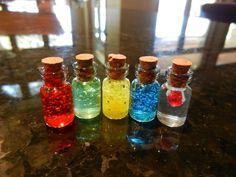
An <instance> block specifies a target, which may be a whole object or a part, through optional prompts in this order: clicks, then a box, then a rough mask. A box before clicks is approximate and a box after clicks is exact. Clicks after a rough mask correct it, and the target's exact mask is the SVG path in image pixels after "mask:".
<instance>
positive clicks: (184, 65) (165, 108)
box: [157, 58, 192, 127]
mask: <svg viewBox="0 0 236 177" xmlns="http://www.w3.org/2000/svg"><path fill="white" fill-rule="evenodd" d="M191 65H192V63H191V62H190V61H189V60H186V59H182V58H176V59H173V60H172V67H170V68H168V71H167V82H166V83H164V84H163V85H162V86H161V89H160V101H159V105H158V113H157V117H158V119H159V121H160V122H161V123H163V124H165V125H167V126H169V127H179V126H182V125H183V124H184V123H185V120H186V117H187V112H188V107H189V103H190V99H191V95H192V89H191V88H190V87H189V85H188V84H189V82H190V79H191V78H192V70H190V69H189V68H190V66H191Z"/></svg>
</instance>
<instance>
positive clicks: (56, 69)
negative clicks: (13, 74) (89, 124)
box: [39, 57, 74, 128]
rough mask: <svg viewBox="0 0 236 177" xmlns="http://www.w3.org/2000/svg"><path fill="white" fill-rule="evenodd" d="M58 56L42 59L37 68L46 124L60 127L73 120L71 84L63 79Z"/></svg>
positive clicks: (61, 66)
mask: <svg viewBox="0 0 236 177" xmlns="http://www.w3.org/2000/svg"><path fill="white" fill-rule="evenodd" d="M62 62H63V59H62V58H60V57H48V58H44V59H42V63H43V65H44V66H43V67H40V68H39V71H40V73H41V76H42V78H43V80H44V84H43V86H42V87H41V88H40V97H41V103H42V109H43V115H44V121H45V123H46V125H47V126H49V127H53V128H62V127H65V126H67V125H69V124H71V123H72V121H73V120H74V114H73V100H72V89H71V85H70V84H69V83H68V82H66V79H65V74H66V72H65V67H64V66H63V65H62Z"/></svg>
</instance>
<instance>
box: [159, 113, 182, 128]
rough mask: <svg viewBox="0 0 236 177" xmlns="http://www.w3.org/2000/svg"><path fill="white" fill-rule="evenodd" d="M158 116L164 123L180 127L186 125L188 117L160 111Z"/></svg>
mask: <svg viewBox="0 0 236 177" xmlns="http://www.w3.org/2000/svg"><path fill="white" fill-rule="evenodd" d="M157 118H158V120H159V121H160V122H161V123H162V124H164V125H166V126H168V127H180V126H182V125H184V123H185V120H186V117H179V116H173V115H169V114H164V113H161V112H159V111H158V112H157Z"/></svg>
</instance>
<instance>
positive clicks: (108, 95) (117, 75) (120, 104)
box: [102, 54, 130, 119]
mask: <svg viewBox="0 0 236 177" xmlns="http://www.w3.org/2000/svg"><path fill="white" fill-rule="evenodd" d="M128 68H129V65H128V64H127V63H126V56H124V55H121V54H110V55H109V56H108V63H107V68H106V70H107V77H106V78H105V79H104V80H103V83H102V100H103V104H102V108H103V114H104V115H105V116H106V117H107V118H110V119H122V118H124V117H126V116H127V115H128V110H129V99H130V98H129V97H130V81H129V79H127V78H126V76H127V74H128Z"/></svg>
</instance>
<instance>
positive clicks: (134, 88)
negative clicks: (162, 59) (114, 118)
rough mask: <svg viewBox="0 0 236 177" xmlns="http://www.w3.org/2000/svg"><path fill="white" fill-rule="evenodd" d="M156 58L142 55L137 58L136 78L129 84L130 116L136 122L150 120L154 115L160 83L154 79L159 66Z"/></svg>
mask: <svg viewBox="0 0 236 177" xmlns="http://www.w3.org/2000/svg"><path fill="white" fill-rule="evenodd" d="M157 62H158V58H157V57H153V56H143V57H140V58H139V65H138V67H137V71H136V77H137V78H136V79H134V80H133V82H132V85H131V104H130V109H129V114H130V116H131V117H132V118H133V119H134V120H136V121H138V122H150V121H152V120H153V119H154V118H155V116H156V111H157V105H158V100H159V90H160V84H159V83H158V82H157V81H156V77H157V74H158V73H159V68H158V67H157Z"/></svg>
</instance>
